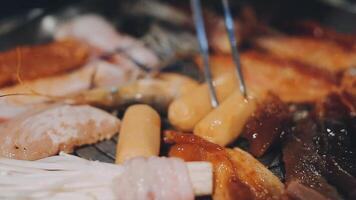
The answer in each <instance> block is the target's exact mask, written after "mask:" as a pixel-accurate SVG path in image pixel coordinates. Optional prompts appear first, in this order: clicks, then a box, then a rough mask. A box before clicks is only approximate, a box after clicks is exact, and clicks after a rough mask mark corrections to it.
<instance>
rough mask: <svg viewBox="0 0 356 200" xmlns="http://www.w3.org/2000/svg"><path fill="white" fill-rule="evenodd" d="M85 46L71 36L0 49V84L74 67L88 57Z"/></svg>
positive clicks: (48, 74) (30, 78)
mask: <svg viewBox="0 0 356 200" xmlns="http://www.w3.org/2000/svg"><path fill="white" fill-rule="evenodd" d="M88 53H89V52H88V48H87V47H86V46H85V45H84V46H83V45H82V44H81V43H78V42H77V41H74V40H65V41H58V42H54V43H50V44H45V45H38V46H32V47H27V46H23V47H18V48H17V49H12V50H9V51H6V52H2V53H0V87H1V86H4V85H9V84H13V83H17V82H18V77H17V70H18V67H19V72H20V74H19V75H20V77H21V79H22V80H32V79H36V78H40V77H44V76H50V75H55V74H56V75H57V74H59V73H62V72H65V71H68V70H72V69H76V68H78V67H80V66H82V65H83V64H85V62H86V61H87V57H88Z"/></svg>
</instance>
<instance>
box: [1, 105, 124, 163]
mask: <svg viewBox="0 0 356 200" xmlns="http://www.w3.org/2000/svg"><path fill="white" fill-rule="evenodd" d="M119 126H120V121H119V119H117V118H116V117H114V116H112V115H110V114H108V113H106V112H104V111H101V110H99V109H96V108H93V107H90V106H70V105H54V106H51V107H49V108H48V107H47V108H42V109H38V110H32V111H30V112H28V113H25V114H23V115H21V116H19V117H18V118H14V119H12V120H10V121H8V122H5V123H2V124H1V125H0V157H7V158H14V159H20V160H37V159H40V158H45V157H48V156H51V155H56V154H58V153H59V152H60V151H65V152H71V151H72V150H73V148H74V147H77V146H81V145H84V144H92V143H96V142H98V141H100V140H103V139H108V138H110V137H112V136H113V135H114V134H115V133H117V132H118V130H119Z"/></svg>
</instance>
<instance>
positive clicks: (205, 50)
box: [191, 0, 247, 108]
mask: <svg viewBox="0 0 356 200" xmlns="http://www.w3.org/2000/svg"><path fill="white" fill-rule="evenodd" d="M222 5H223V11H224V19H225V26H226V31H227V34H228V38H229V42H230V46H231V53H232V57H233V60H234V64H235V66H236V68H235V69H236V73H237V77H238V80H239V89H240V92H241V94H242V95H243V96H244V97H245V98H246V97H247V91H246V85H245V81H244V78H243V75H242V72H241V63H240V55H239V51H238V49H237V41H236V37H235V27H234V20H233V18H232V15H231V12H230V6H229V2H228V0H222ZM191 8H192V11H193V18H194V23H195V29H196V33H197V37H198V42H199V47H200V53H201V55H202V57H203V64H204V76H205V80H206V81H207V83H208V88H209V94H210V102H211V105H212V107H214V108H215V107H217V106H218V105H219V102H218V99H217V96H216V90H215V88H214V84H213V80H212V76H211V70H210V65H209V45H208V39H207V37H206V32H205V26H204V19H203V14H202V8H201V2H200V0H191Z"/></svg>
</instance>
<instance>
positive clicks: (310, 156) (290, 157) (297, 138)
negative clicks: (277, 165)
mask: <svg viewBox="0 0 356 200" xmlns="http://www.w3.org/2000/svg"><path fill="white" fill-rule="evenodd" d="M316 129H317V127H316V124H315V123H314V122H313V121H312V120H311V119H310V117H309V118H305V119H303V120H301V121H299V122H298V124H297V126H296V127H295V129H294V131H293V133H292V134H291V135H289V137H288V138H287V141H286V142H285V144H284V148H283V161H284V164H285V170H286V182H287V184H289V183H290V182H292V181H298V182H300V183H301V184H303V185H305V186H306V187H308V188H311V189H313V190H316V191H317V192H318V193H320V194H321V195H323V196H325V198H327V199H341V197H340V196H339V194H338V193H337V191H336V189H335V188H334V187H333V186H331V185H330V184H329V183H328V182H327V180H326V179H325V178H324V177H323V176H322V174H321V170H320V169H319V168H318V167H317V166H318V165H319V164H318V162H323V163H325V162H324V160H323V159H322V157H321V156H320V155H318V153H317V149H316V146H315V144H314V141H313V140H314V139H313V138H314V137H317V136H318V135H317V134H318V133H317V130H316Z"/></svg>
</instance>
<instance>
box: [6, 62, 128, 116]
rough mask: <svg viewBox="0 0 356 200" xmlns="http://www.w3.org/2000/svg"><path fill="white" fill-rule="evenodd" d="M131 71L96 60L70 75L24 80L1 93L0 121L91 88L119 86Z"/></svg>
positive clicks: (125, 80)
mask: <svg viewBox="0 0 356 200" xmlns="http://www.w3.org/2000/svg"><path fill="white" fill-rule="evenodd" d="M130 75H131V74H130V72H128V71H126V70H124V69H122V68H120V67H119V66H116V65H113V64H110V63H107V62H104V61H97V62H91V63H89V64H88V65H87V66H85V67H83V68H81V69H78V70H76V71H74V72H72V73H70V74H63V75H58V76H53V77H46V78H41V79H37V80H32V81H27V82H24V84H18V85H14V86H11V87H7V88H3V89H1V90H0V94H1V95H7V94H20V95H14V96H11V95H10V96H5V97H1V98H0V118H1V119H3V121H5V120H8V119H11V118H12V117H15V116H17V115H19V114H21V113H23V112H24V111H26V110H28V109H29V108H31V107H33V106H35V105H37V104H42V103H43V102H46V101H52V100H54V101H55V100H59V99H60V98H62V97H64V96H66V95H71V94H74V93H77V92H80V91H83V90H88V89H90V88H92V87H106V86H118V85H122V84H124V83H126V82H127V81H129V79H130Z"/></svg>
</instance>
